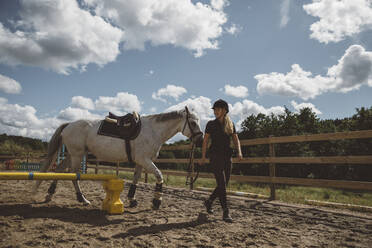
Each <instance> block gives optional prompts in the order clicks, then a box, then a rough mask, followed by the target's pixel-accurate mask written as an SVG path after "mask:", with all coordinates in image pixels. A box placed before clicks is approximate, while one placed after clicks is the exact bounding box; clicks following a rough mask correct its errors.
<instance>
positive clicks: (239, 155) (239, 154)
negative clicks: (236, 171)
mask: <svg viewBox="0 0 372 248" xmlns="http://www.w3.org/2000/svg"><path fill="white" fill-rule="evenodd" d="M237 159H238V161H241V160H242V159H243V155H242V153H241V152H239V153H238V156H237Z"/></svg>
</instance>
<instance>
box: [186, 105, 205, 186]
mask: <svg viewBox="0 0 372 248" xmlns="http://www.w3.org/2000/svg"><path fill="white" fill-rule="evenodd" d="M185 109H186V121H185V124H184V125H183V129H182V133H183V132H184V131H185V128H186V125H187V126H188V127H189V130H190V132H191V137H190V139H191V142H192V148H191V150H190V159H189V164H188V166H187V176H186V185H193V184H194V183H195V181H196V179H198V177H199V167H197V171H196V176H195V177H194V176H193V173H194V168H195V166H194V152H195V146H196V144H195V142H194V141H193V139H194V137H195V136H197V135H200V134H203V133H202V132H194V130H193V129H192V128H191V124H190V112H189V109H188V108H187V107H185Z"/></svg>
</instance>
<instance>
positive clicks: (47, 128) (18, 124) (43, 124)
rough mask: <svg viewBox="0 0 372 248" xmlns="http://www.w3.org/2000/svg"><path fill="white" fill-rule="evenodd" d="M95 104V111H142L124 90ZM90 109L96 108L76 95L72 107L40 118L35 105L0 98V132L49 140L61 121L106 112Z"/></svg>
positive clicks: (137, 103)
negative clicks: (13, 102) (20, 103)
mask: <svg viewBox="0 0 372 248" xmlns="http://www.w3.org/2000/svg"><path fill="white" fill-rule="evenodd" d="M95 105H96V110H108V111H112V112H114V113H116V114H125V113H126V112H132V111H138V112H139V111H140V110H141V103H140V102H139V101H138V98H137V96H135V95H132V94H129V93H126V92H120V93H118V94H117V95H116V97H105V96H101V97H99V98H98V99H97V100H96V101H95ZM89 110H95V109H94V104H93V101H92V100H91V99H89V98H86V97H82V96H76V97H73V98H72V103H71V106H68V107H67V108H65V109H63V110H61V111H59V113H58V114H57V115H56V116H52V117H47V118H39V117H38V116H37V115H36V113H37V111H36V109H35V108H34V107H32V106H29V105H24V106H22V105H19V104H10V103H8V100H7V99H6V98H2V97H0V133H7V134H12V135H21V136H27V137H33V138H39V139H43V140H49V139H50V137H51V136H52V135H53V133H54V132H55V130H56V128H57V127H58V126H59V125H61V124H62V123H65V122H72V121H76V120H80V119H85V120H97V119H103V118H104V116H105V115H106V114H107V113H103V114H102V113H100V112H99V111H96V110H95V111H94V112H93V111H89Z"/></svg>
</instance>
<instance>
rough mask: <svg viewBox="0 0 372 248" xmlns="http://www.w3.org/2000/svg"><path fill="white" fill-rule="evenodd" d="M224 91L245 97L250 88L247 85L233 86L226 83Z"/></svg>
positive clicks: (229, 94)
mask: <svg viewBox="0 0 372 248" xmlns="http://www.w3.org/2000/svg"><path fill="white" fill-rule="evenodd" d="M223 91H224V93H225V94H226V95H228V96H234V97H240V98H244V97H247V96H248V89H247V87H245V86H242V85H239V86H235V87H234V86H231V85H229V84H227V85H225V87H224V89H223Z"/></svg>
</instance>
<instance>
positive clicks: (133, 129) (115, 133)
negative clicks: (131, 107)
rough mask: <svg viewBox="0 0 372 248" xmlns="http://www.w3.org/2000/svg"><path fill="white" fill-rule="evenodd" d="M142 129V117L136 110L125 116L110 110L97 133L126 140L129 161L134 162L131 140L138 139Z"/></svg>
mask: <svg viewBox="0 0 372 248" xmlns="http://www.w3.org/2000/svg"><path fill="white" fill-rule="evenodd" d="M140 131H141V118H140V116H139V115H138V114H137V113H136V112H133V114H131V113H128V114H126V115H124V116H117V115H115V114H113V113H111V112H109V115H108V116H106V118H105V120H104V121H102V122H101V125H100V127H99V129H98V132H97V134H99V135H105V136H110V137H115V138H120V139H123V140H125V151H126V153H127V157H128V161H129V162H130V163H133V159H132V153H131V146H130V141H131V140H134V139H136V138H137V136H138V135H139V133H140Z"/></svg>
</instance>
